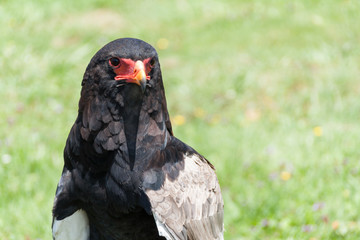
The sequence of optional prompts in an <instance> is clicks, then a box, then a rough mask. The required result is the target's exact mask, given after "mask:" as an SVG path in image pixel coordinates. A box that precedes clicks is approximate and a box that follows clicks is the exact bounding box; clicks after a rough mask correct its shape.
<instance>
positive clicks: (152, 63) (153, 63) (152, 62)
mask: <svg viewBox="0 0 360 240" xmlns="http://www.w3.org/2000/svg"><path fill="white" fill-rule="evenodd" d="M155 62H156V60H155V58H152V59H151V60H150V62H149V64H150V67H154V65H155Z"/></svg>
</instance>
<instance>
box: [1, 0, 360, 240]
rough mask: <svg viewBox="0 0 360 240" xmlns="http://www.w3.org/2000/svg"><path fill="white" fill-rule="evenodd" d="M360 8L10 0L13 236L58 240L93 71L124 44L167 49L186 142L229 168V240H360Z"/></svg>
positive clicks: (225, 172) (345, 3) (5, 141)
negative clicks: (56, 227)
mask: <svg viewBox="0 0 360 240" xmlns="http://www.w3.org/2000/svg"><path fill="white" fill-rule="evenodd" d="M359 10H360V3H359V1H356V0H338V1H335V0H331V1H330V0H328V1H325V0H322V1H321V0H317V1H310V0H303V1H279V0H270V1H245V0H243V1H238V0H228V1H214V0H210V1H205V0H198V1H187V0H177V1H165V0H153V1H115V0H108V1H102V0H89V1H85V0H79V1H69V0H65V1H48V0H38V1H35V0H33V1H22V0H11V1H10V0H2V1H1V2H0V23H1V25H0V52H1V53H0V109H1V111H0V122H1V124H0V239H16V240H17V239H50V238H51V229H50V228H51V227H50V226H51V207H52V201H53V196H54V192H55V187H56V184H57V181H58V179H59V177H60V173H61V169H62V165H63V160H62V151H63V147H64V144H65V140H66V137H67V134H68V132H69V130H70V127H71V125H72V123H73V122H74V120H75V117H76V114H77V102H78V98H79V92H80V82H81V79H82V74H83V72H84V70H85V67H86V65H87V64H88V62H89V60H90V58H91V57H92V55H93V54H94V53H95V52H96V51H97V50H98V49H99V48H100V47H101V46H103V45H104V44H106V43H107V42H109V41H111V40H113V39H116V38H119V37H136V38H141V39H143V40H145V41H147V42H149V43H151V44H152V45H154V46H155V47H156V48H157V49H158V53H159V56H160V62H161V65H162V72H163V78H164V81H165V88H166V94H167V101H168V106H169V111H170V114H171V116H172V117H173V120H174V123H175V126H174V132H175V135H176V136H178V137H179V138H180V139H182V140H183V141H185V142H187V143H188V144H190V145H191V146H193V147H194V148H195V149H197V150H198V151H199V152H200V153H202V154H203V155H205V156H206V157H207V158H208V159H209V160H210V161H211V162H212V163H213V164H214V165H215V167H216V168H217V173H218V177H219V180H220V183H221V186H222V191H223V195H224V199H225V227H226V233H225V237H226V239H312V240H315V239H356V238H357V237H358V236H359V235H360V217H359V216H360V211H359V207H358V206H359V204H360V185H359V180H360V172H359V171H360V162H359V158H360V148H359V143H360V141H359V136H360V125H359V117H360V101H359V100H358V97H359V93H360V47H359V41H360V31H359V30H358V26H359V24H360V16H359ZM161 39H162V40H161ZM164 39H165V40H164Z"/></svg>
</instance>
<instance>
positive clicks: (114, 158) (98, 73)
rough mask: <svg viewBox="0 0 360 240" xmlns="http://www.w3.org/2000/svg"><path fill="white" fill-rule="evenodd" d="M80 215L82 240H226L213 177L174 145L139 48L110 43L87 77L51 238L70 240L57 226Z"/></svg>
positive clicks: (155, 79)
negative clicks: (84, 222) (84, 221)
mask: <svg viewBox="0 0 360 240" xmlns="http://www.w3.org/2000/svg"><path fill="white" fill-rule="evenodd" d="M139 69H140V70H139ZM80 209H82V210H83V211H84V212H85V213H86V214H85V215H86V216H87V219H88V220H87V221H88V225H89V228H85V230H84V231H87V232H88V233H87V235H86V234H85V235H84V236H87V237H85V238H84V239H91V240H97V239H107V240H117V239H165V238H166V239H205V240H206V239H223V237H222V234H223V202H222V198H221V192H220V187H219V184H218V181H217V178H216V175H215V171H214V168H213V166H212V165H211V164H210V163H209V162H208V161H207V160H206V159H205V158H204V157H203V156H201V155H200V154H198V153H197V152H196V151H195V150H194V149H192V148H191V147H189V146H188V145H186V144H184V143H183V142H181V141H180V140H178V139H177V138H175V137H174V136H173V133H172V128H171V123H170V118H169V114H168V111H167V106H166V99H165V92H164V87H163V82H162V76H161V70H160V64H159V61H158V56H157V53H156V51H155V49H154V48H153V47H152V46H150V45H149V44H147V43H145V42H143V41H141V40H138V39H131V38H124V39H118V40H115V41H113V42H110V43H109V44H107V45H105V46H104V47H103V48H102V49H100V50H99V51H98V52H97V53H96V54H95V56H94V57H93V58H92V59H91V61H90V63H89V65H88V67H87V69H86V72H85V74H84V78H83V81H82V90H81V97H80V101H79V112H78V117H77V119H76V121H75V123H74V125H73V127H72V128H71V130H70V133H69V137H68V139H67V142H66V146H65V149H64V169H63V173H62V177H61V179H60V182H59V184H58V188H57V191H56V197H55V201H54V208H53V216H54V222H53V236H54V239H57V240H58V239H68V240H69V237H62V236H63V235H62V234H63V233H62V232H66V231H68V230H69V229H68V227H62V226H65V225H61V224H62V223H63V222H65V220H66V219H69V221H70V219H71V217H70V216H71V215H72V214H74V213H76V212H79V211H78V210H80ZM86 229H87V230H86ZM69 231H70V230H69ZM71 231H72V230H71ZM64 234H65V233H64ZM67 234H69V235H68V236H70V239H71V236H72V235H71V234H72V233H71V232H70V233H67ZM159 235H161V236H159ZM73 239H76V238H73Z"/></svg>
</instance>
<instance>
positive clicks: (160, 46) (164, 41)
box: [156, 38, 169, 50]
mask: <svg viewBox="0 0 360 240" xmlns="http://www.w3.org/2000/svg"><path fill="white" fill-rule="evenodd" d="M156 46H157V47H158V49H160V50H164V49H167V48H168V47H169V40H167V39H166V38H160V39H159V40H158V41H157V43H156Z"/></svg>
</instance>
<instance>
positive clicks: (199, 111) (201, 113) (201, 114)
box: [194, 108, 205, 118]
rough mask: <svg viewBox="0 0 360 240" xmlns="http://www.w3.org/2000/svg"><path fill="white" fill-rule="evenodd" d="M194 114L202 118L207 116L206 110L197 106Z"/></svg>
mask: <svg viewBox="0 0 360 240" xmlns="http://www.w3.org/2000/svg"><path fill="white" fill-rule="evenodd" d="M194 115H195V117H197V118H202V117H204V116H205V111H204V109H202V108H196V109H195V111H194Z"/></svg>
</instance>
